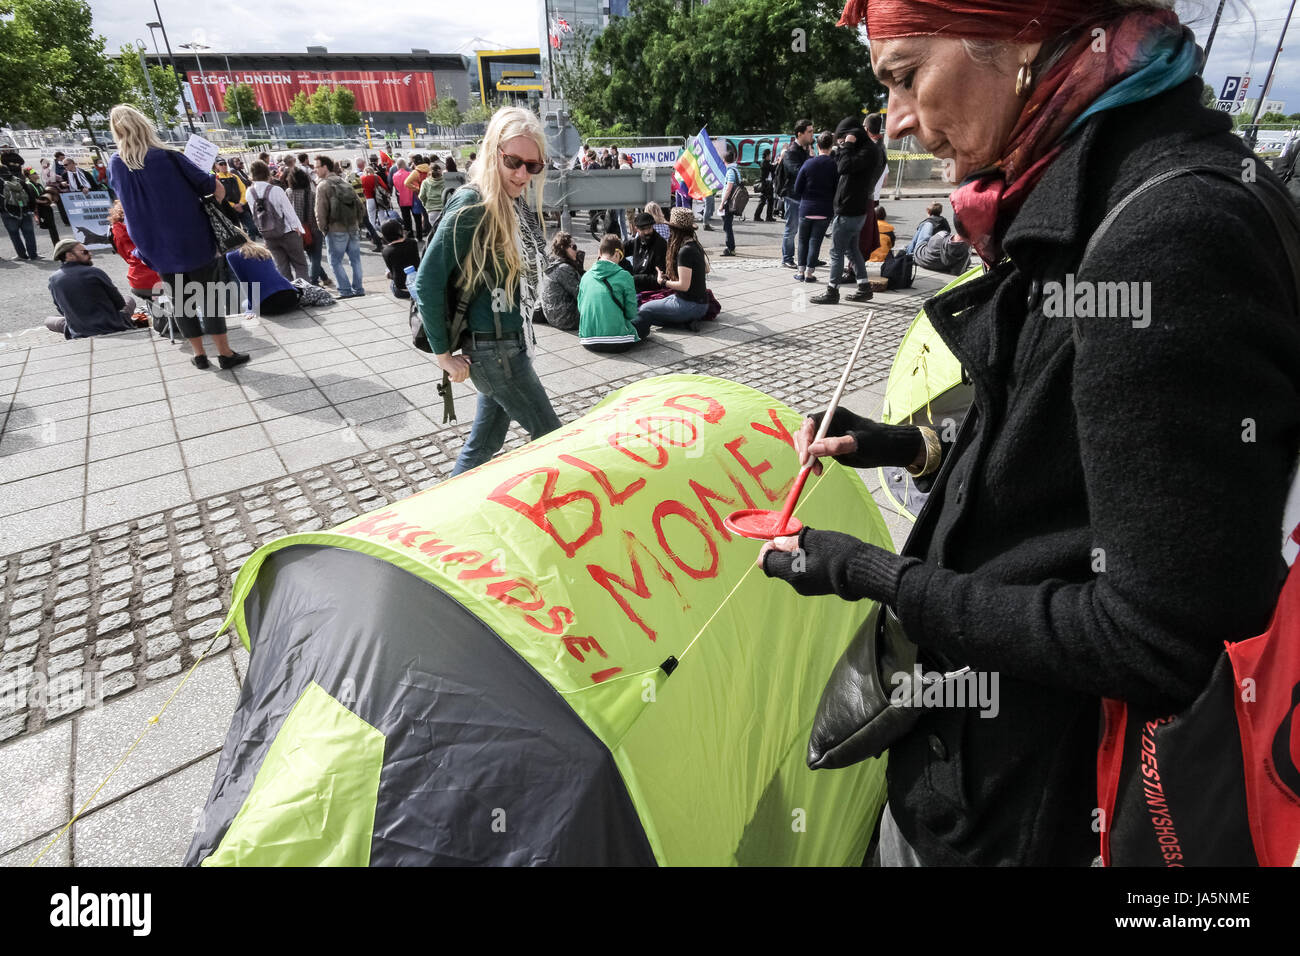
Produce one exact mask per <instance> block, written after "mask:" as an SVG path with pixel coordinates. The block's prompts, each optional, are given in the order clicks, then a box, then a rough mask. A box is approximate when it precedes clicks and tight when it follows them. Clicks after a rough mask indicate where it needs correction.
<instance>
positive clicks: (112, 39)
mask: <svg viewBox="0 0 1300 956" xmlns="http://www.w3.org/2000/svg"><path fill="white" fill-rule="evenodd" d="M88 2H89V3H90V9H91V12H92V14H93V15H94V23H95V30H96V31H97V32H98V33H101V34H103V36H104V37H105V38H107V40H108V48H109V49H111V50H116V49H118V48H119V47H120V46H122V44H124V43H131V42H134V41H135V40H136V39H143V40H144V41H145V42H146V43H149V29H148V28H147V27H146V26H145V23H147V22H149V21H150V20H152V19H154V12H153V4H152V3H150V2H149V0H138V2H135V0H133V2H129V3H128V2H123V0H88ZM159 7H160V10H161V12H162V17H163V23H164V24H165V25H166V27H167V36H168V37H169V38H170V39H171V44H172V49H173V50H174V49H175V48H176V46H177V44H178V43H187V42H191V41H194V40H198V42H200V43H206V44H208V45H209V46H211V47H212V49H213V52H216V53H243V52H252V51H266V52H289V53H292V52H304V53H305V52H306V49H307V46H308V45H312V46H329V48H330V52H331V53H409V52H410V50H411V48H412V47H423V48H425V49H427V50H430V51H432V52H434V53H450V52H453V51H454V50H456V49H457V48H458V47H461V46H462V44H467V43H468V41H470V40H471V39H473V38H474V37H476V36H478V37H483V38H485V39H488V40H490V41H493V42H495V43H500V44H504V45H506V46H510V47H535V46H538V45H539V44H540V42H541V41H540V37H539V36H538V30H539V24H540V17H539V14H538V10H539V6H538V2H537V0H475V2H473V3H466V4H459V3H456V4H451V3H448V4H443V3H429V2H428V0H393V2H391V3H384V4H381V5H380V6H379V7H373V6H371V5H369V4H367V3H366V2H365V0H276V2H275V3H272V4H265V5H263V6H261V7H260V8H259V7H258V6H256V5H254V4H249V3H248V2H246V0H208V2H205V3H202V4H195V3H180V2H177V0H159ZM373 14H377V15H373ZM161 41H162V38H161V37H159V42H160V43H161ZM465 48H466V49H469V47H465Z"/></svg>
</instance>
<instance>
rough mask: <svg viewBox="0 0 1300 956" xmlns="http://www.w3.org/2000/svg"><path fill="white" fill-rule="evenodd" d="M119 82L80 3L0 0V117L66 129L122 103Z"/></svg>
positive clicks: (80, 0)
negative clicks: (76, 122) (1, 115)
mask: <svg viewBox="0 0 1300 956" xmlns="http://www.w3.org/2000/svg"><path fill="white" fill-rule="evenodd" d="M122 99H123V89H122V78H121V74H120V73H119V72H118V70H117V68H116V67H115V65H114V61H112V60H110V59H109V57H108V56H107V55H106V54H105V52H104V38H103V37H102V36H99V35H97V34H96V33H95V32H94V30H93V29H92V28H91V15H90V7H89V6H88V5H87V4H86V3H85V2H84V0H0V114H3V115H4V116H5V117H6V118H7V119H8V120H9V121H10V122H24V123H27V124H28V125H30V126H33V127H36V128H40V127H43V126H57V127H60V128H65V129H66V128H68V127H70V126H72V123H73V121H74V120H75V119H78V118H79V119H80V120H81V122H82V124H83V125H84V126H85V127H86V131H87V132H88V133H89V134H90V139H91V142H92V143H93V144H94V145H95V147H96V148H99V141H98V139H97V138H96V136H95V131H94V130H93V129H92V128H91V125H90V118H91V117H92V116H97V115H102V114H104V113H107V112H108V111H109V110H110V109H112V108H113V107H114V106H115V105H117V104H118V103H120V102H122Z"/></svg>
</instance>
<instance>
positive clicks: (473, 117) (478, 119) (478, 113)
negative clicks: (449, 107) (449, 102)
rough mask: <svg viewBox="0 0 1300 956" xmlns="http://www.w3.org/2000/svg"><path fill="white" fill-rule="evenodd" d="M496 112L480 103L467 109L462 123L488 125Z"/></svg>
mask: <svg viewBox="0 0 1300 956" xmlns="http://www.w3.org/2000/svg"><path fill="white" fill-rule="evenodd" d="M494 112H496V111H495V110H494V109H493V108H492V107H491V106H485V105H483V103H482V102H481V101H480V102H478V103H475V104H474V105H473V106H471V107H470V108H469V109H467V110H466V111H465V112H464V113H463V114H462V115H461V118H460V121H461V122H462V123H486V122H487V121H488V120H490V119H491V118H492V114H493V113H494Z"/></svg>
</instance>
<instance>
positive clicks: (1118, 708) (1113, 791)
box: [1097, 697, 1128, 866]
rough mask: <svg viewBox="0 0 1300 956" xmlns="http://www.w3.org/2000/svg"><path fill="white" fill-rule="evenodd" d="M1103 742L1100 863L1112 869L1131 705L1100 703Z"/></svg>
mask: <svg viewBox="0 0 1300 956" xmlns="http://www.w3.org/2000/svg"><path fill="white" fill-rule="evenodd" d="M1101 720H1102V725H1101V742H1100V743H1099V744H1098V745H1097V808H1098V810H1100V811H1101V821H1100V822H1101V862H1102V866H1110V823H1111V820H1112V819H1113V818H1114V816H1115V801H1116V797H1117V794H1118V793H1119V778H1120V772H1121V770H1122V769H1123V767H1124V732H1125V730H1126V729H1127V727H1128V705H1127V704H1126V703H1124V702H1123V701H1122V700H1111V699H1110V698H1108V697H1107V698H1103V699H1102V702H1101Z"/></svg>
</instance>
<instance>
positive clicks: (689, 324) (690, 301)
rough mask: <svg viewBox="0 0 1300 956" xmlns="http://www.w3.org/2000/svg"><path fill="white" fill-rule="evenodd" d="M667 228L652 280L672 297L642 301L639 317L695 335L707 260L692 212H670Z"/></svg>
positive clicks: (705, 302)
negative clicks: (663, 259)
mask: <svg viewBox="0 0 1300 956" xmlns="http://www.w3.org/2000/svg"><path fill="white" fill-rule="evenodd" d="M833 169H834V167H832V170H833ZM668 225H669V227H670V228H671V234H672V238H671V239H669V240H668V252H667V255H666V262H667V265H666V266H665V267H664V269H663V270H662V271H661V272H659V274H658V275H657V276H656V278H657V279H658V280H659V285H660V287H661V288H664V289H668V290H670V291H671V292H672V293H673V295H668V296H664V297H663V298H661V299H652V300H650V301H649V302H646V303H645V304H644V305H642V306H641V308H640V310H639V314H640V315H641V316H643V317H644V316H649V317H650V324H651V325H676V326H685V327H686V328H688V329H690V330H691V331H692V332H698V331H699V330H700V320H701V319H703V318H704V315H705V313H707V312H708V311H709V290H708V287H707V285H706V284H705V278H704V277H705V273H707V272H708V271H709V259H708V256H707V255H705V252H704V249H703V248H701V246H700V243H699V240H698V239H697V238H696V234H695V213H693V212H691V210H689V209H681V208H678V209H674V210H673V214H672V216H671V217H670V218H669V220H668Z"/></svg>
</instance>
